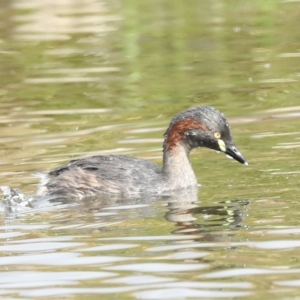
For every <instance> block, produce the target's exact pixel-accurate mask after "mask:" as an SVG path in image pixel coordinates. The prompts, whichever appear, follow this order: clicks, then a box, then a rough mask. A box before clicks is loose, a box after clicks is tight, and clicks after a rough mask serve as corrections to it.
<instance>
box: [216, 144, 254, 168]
mask: <svg viewBox="0 0 300 300" xmlns="http://www.w3.org/2000/svg"><path fill="white" fill-rule="evenodd" d="M219 147H220V149H221V151H222V152H224V153H225V154H227V155H228V156H229V157H230V158H233V159H235V160H237V161H238V162H240V163H241V164H244V165H248V162H247V160H246V158H245V157H244V156H243V155H242V153H241V152H240V151H239V150H238V149H237V148H236V147H235V145H234V144H227V145H226V144H225V143H224V141H223V140H219Z"/></svg>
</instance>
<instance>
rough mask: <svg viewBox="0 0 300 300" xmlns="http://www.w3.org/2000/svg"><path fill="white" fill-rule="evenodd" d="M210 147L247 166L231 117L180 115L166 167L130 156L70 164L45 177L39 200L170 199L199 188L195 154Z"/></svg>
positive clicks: (202, 109)
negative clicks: (106, 196)
mask: <svg viewBox="0 0 300 300" xmlns="http://www.w3.org/2000/svg"><path fill="white" fill-rule="evenodd" d="M196 147H207V148H210V149H213V150H216V151H221V152H224V153H225V154H227V156H229V157H231V158H233V159H235V160H237V161H238V162H240V163H242V164H245V165H247V164H248V163H247V161H246V159H245V158H244V157H243V155H242V154H241V153H240V152H239V151H238V150H237V148H236V147H235V145H234V142H233V139H232V136H231V132H230V128H229V125H228V123H227V120H226V118H225V116H224V115H223V114H222V113H221V112H219V111H218V110H216V109H215V108H213V107H210V106H199V107H195V108H191V109H188V110H186V111H183V112H181V113H179V114H177V115H176V116H175V117H174V118H173V119H172V121H171V123H170V125H169V127H168V129H167V131H166V133H165V134H164V143H163V167H160V166H158V165H156V164H154V163H152V162H150V161H147V160H145V159H141V158H134V157H128V156H125V155H97V156H90V157H86V158H81V159H76V160H72V161H70V162H69V163H68V164H66V165H63V166H60V167H58V168H56V169H54V170H53V171H51V172H49V173H47V174H44V175H42V177H43V178H42V183H41V186H40V189H39V191H38V193H37V194H38V195H50V196H52V195H57V196H66V197H76V198H84V197H92V196H97V195H101V194H103V193H111V194H124V195H130V194H135V193H155V194H159V193H165V192H168V191H173V190H176V189H185V188H189V187H195V186H197V178H196V176H195V173H194V171H193V169H192V166H191V164H190V161H189V153H190V151H191V150H192V149H193V148H196Z"/></svg>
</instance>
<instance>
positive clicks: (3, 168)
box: [0, 0, 300, 299]
mask: <svg viewBox="0 0 300 300" xmlns="http://www.w3.org/2000/svg"><path fill="white" fill-rule="evenodd" d="M299 8H300V6H299V1H288V0H285V1H280V2H279V1H248V2H245V1H241V0H238V1H216V0H214V1H204V0H190V1H189V2H188V3H187V2H186V1H170V0H160V1H158V0H153V1H119V0H116V1H94V0H78V1H75V2H74V1H36V0H31V1H21V0H15V1H6V2H3V3H1V10H0V14H1V18H0V19H1V21H0V27H1V31H0V32H1V34H0V61H1V70H0V79H1V80H0V108H1V115H0V141H1V148H0V154H1V158H0V183H1V185H5V186H9V187H12V188H19V189H21V190H22V191H23V192H24V193H25V195H32V194H33V193H34V191H35V190H36V189H37V184H38V180H37V178H36V177H34V176H33V174H34V173H36V172H39V171H44V170H50V169H52V168H54V167H56V166H58V165H59V164H62V163H65V162H67V161H68V160H70V159H73V158H77V157H82V156H87V155H93V154H96V153H101V154H108V153H115V154H127V155H132V156H138V157H143V158H147V159H150V160H152V161H154V162H157V163H160V161H161V144H162V135H163V133H164V130H165V129H166V127H167V126H168V122H169V121H170V119H171V118H172V117H173V115H174V114H176V113H177V112H179V111H181V110H184V109H186V108H189V107H193V106H196V105H199V104H207V105H212V106H214V107H216V108H218V109H220V110H221V111H222V112H224V113H225V115H226V116H227V117H228V119H229V121H230V124H231V126H232V130H233V134H234V138H235V142H236V144H237V146H238V148H239V149H240V150H241V151H242V153H243V154H244V155H245V156H246V157H247V159H248V161H249V166H248V167H245V166H243V165H240V164H238V163H237V162H234V161H232V160H228V159H227V158H226V157H225V156H224V155H222V154H216V153H215V152H213V151H210V150H208V149H199V150H195V151H194V152H193V153H192V157H191V161H192V164H193V166H194V169H195V172H196V174H197V177H198V178H199V182H201V185H202V187H201V189H200V191H199V193H198V194H197V193H194V192H193V191H190V192H189V193H185V194H177V195H173V196H171V197H159V198H151V199H149V198H147V197H135V198H132V199H109V198H106V199H85V200H77V201H74V200H56V201H54V200H53V199H47V200H45V201H43V202H42V203H40V202H38V203H37V202H35V201H34V199H33V200H32V199H31V200H30V201H28V202H27V203H26V205H25V206H23V207H20V206H19V203H18V202H14V203H13V204H14V205H12V203H10V204H9V205H6V206H5V205H4V204H5V203H4V202H2V206H1V215H0V239H1V243H0V255H1V260H0V270H1V273H0V286H1V290H0V294H1V297H2V298H3V299H47V298H49V299H50V298H51V299H53V298H54V299H62V298H68V299H99V298H101V299H116V298H118V299H210V298H211V299H219V298H220V299H232V298H236V299H298V298H299V293H300V289H299V287H300V264H299V248H300V239H299V235H300V221H299V220H300V218H299V211H300V207H299V206H300V205H299V196H298V195H299V175H300V171H299V166H298V161H299V155H298V152H299V139H300V131H299V127H300V121H299V115H300V102H299V97H298V95H299V92H300V89H299V84H298V81H299V74H300V69H299V63H298V60H299V57H300V54H299V32H298V28H300V24H299V22H300V19H299ZM16 201H17V200H16ZM13 208H14V209H13Z"/></svg>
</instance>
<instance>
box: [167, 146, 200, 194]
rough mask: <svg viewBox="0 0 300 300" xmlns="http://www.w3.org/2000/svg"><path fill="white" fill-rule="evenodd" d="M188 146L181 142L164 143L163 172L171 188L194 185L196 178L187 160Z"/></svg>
mask: <svg viewBox="0 0 300 300" xmlns="http://www.w3.org/2000/svg"><path fill="white" fill-rule="evenodd" d="M190 151H191V149H190V147H189V146H188V145H186V144H184V143H183V142H178V143H176V144H172V145H171V146H170V145H169V144H168V141H167V140H166V141H165V143H164V155H163V174H164V176H165V177H166V179H167V181H168V184H169V185H171V186H172V189H176V188H186V187H188V186H196V185H197V178H196V175H195V173H194V170H193V168H192V166H191V163H190V161H189V154H190Z"/></svg>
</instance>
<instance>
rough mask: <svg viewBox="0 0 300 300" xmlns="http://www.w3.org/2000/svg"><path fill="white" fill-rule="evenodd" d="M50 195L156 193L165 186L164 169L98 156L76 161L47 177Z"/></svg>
mask: <svg viewBox="0 0 300 300" xmlns="http://www.w3.org/2000/svg"><path fill="white" fill-rule="evenodd" d="M45 180H46V184H45V187H46V194H48V195H53V194H57V195H68V196H70V195H72V196H75V197H86V196H94V195H97V194H99V193H101V192H108V193H114V194H115V193H119V194H130V193H140V192H151V191H152V192H155V191H156V190H158V189H159V185H162V184H163V182H162V169H161V167H159V166H158V165H156V164H154V163H152V162H149V161H147V160H145V159H141V158H134V157H128V156H124V155H107V156H103V155H98V156H91V157H87V158H83V159H77V160H72V161H70V162H69V163H68V164H66V165H63V166H60V167H58V168H56V169H55V170H53V171H51V172H50V173H48V174H47V175H46V178H45Z"/></svg>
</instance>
